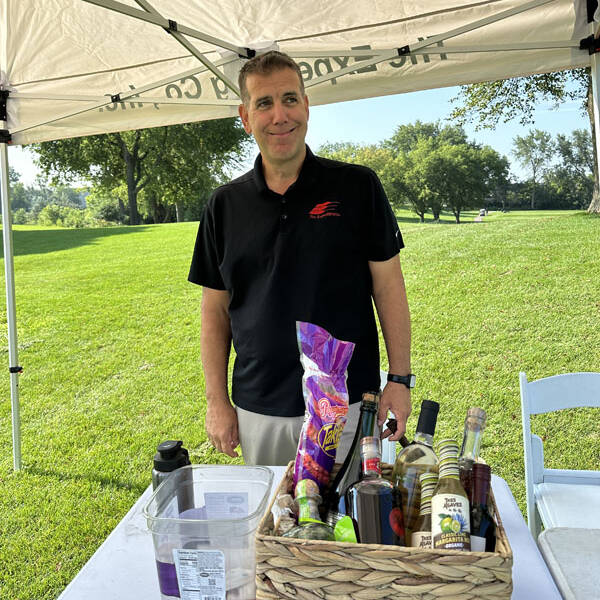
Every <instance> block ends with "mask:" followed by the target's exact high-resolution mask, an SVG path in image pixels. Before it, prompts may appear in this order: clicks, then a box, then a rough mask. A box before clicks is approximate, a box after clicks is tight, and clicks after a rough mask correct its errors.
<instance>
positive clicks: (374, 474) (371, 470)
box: [362, 456, 381, 479]
mask: <svg viewBox="0 0 600 600" xmlns="http://www.w3.org/2000/svg"><path fill="white" fill-rule="evenodd" d="M362 475H363V479H377V478H378V477H381V458H380V457H379V456H371V457H368V458H365V457H363V458H362Z"/></svg>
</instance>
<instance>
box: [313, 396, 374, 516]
mask: <svg viewBox="0 0 600 600" xmlns="http://www.w3.org/2000/svg"><path fill="white" fill-rule="evenodd" d="M379 397H380V393H379V392H365V393H364V394H363V397H362V402H361V405H360V417H359V419H358V424H357V426H356V433H355V434H354V440H353V441H352V446H351V447H350V451H349V452H348V455H347V456H346V460H344V463H343V464H342V466H341V467H340V470H339V471H338V473H337V475H336V476H335V478H334V479H333V482H332V483H331V486H330V487H329V489H328V490H327V491H326V492H325V493H324V499H323V500H324V501H323V509H324V512H325V514H326V521H327V522H328V523H329V524H330V525H331V526H332V527H335V525H336V523H337V522H338V521H339V519H341V518H342V517H343V516H345V515H347V514H348V509H347V506H346V491H347V490H348V488H349V487H350V486H351V485H352V484H353V483H355V482H357V481H358V480H359V479H360V476H361V458H360V440H361V439H362V438H364V437H372V436H376V435H377V433H378V432H377V412H378V411H379Z"/></svg>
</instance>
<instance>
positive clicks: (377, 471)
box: [346, 437, 405, 546]
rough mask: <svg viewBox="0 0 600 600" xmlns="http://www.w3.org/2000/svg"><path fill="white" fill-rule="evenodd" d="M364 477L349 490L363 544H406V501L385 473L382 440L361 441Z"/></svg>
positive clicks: (348, 498)
mask: <svg viewBox="0 0 600 600" xmlns="http://www.w3.org/2000/svg"><path fill="white" fill-rule="evenodd" d="M360 446H361V458H362V479H361V480H360V481H357V482H356V483H355V484H353V485H351V486H350V487H349V488H348V491H347V492H346V503H347V505H348V510H349V511H350V516H351V517H352V519H353V520H354V521H355V523H356V525H357V531H358V536H357V538H358V540H357V541H358V542H359V543H361V544H389V545H395V546H404V545H405V532H404V519H403V517H402V500H401V498H400V494H399V493H398V492H397V491H396V490H395V489H394V486H393V485H392V484H391V483H390V482H389V481H387V479H384V478H383V477H382V476H381V440H380V439H379V438H376V437H364V438H362V440H361V441H360Z"/></svg>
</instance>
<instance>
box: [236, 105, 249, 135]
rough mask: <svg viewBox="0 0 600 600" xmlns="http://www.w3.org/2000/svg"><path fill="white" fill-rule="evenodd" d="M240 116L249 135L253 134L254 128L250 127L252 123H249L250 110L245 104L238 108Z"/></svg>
mask: <svg viewBox="0 0 600 600" xmlns="http://www.w3.org/2000/svg"><path fill="white" fill-rule="evenodd" d="M238 114H239V115H240V119H242V125H243V126H244V129H245V131H246V133H247V134H248V135H250V134H251V133H252V127H250V123H249V121H248V109H247V108H246V105H245V104H240V105H239V106H238Z"/></svg>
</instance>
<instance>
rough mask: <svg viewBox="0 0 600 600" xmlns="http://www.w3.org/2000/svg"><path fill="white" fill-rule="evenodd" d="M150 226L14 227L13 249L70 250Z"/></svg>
mask: <svg viewBox="0 0 600 600" xmlns="http://www.w3.org/2000/svg"><path fill="white" fill-rule="evenodd" d="M146 229H148V226H145V225H138V226H135V227H102V228H96V229H91V228H90V229H35V230H24V231H23V230H19V229H13V250H14V255H15V256H24V255H26V254H46V253H47V252H57V251H60V250H69V249H71V248H76V247H78V246H87V245H89V244H93V243H94V242H95V241H96V240H98V239H100V238H105V237H110V236H113V235H133V234H136V233H142V232H144V231H145V230H146ZM0 257H1V258H4V251H3V249H1V248H0Z"/></svg>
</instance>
